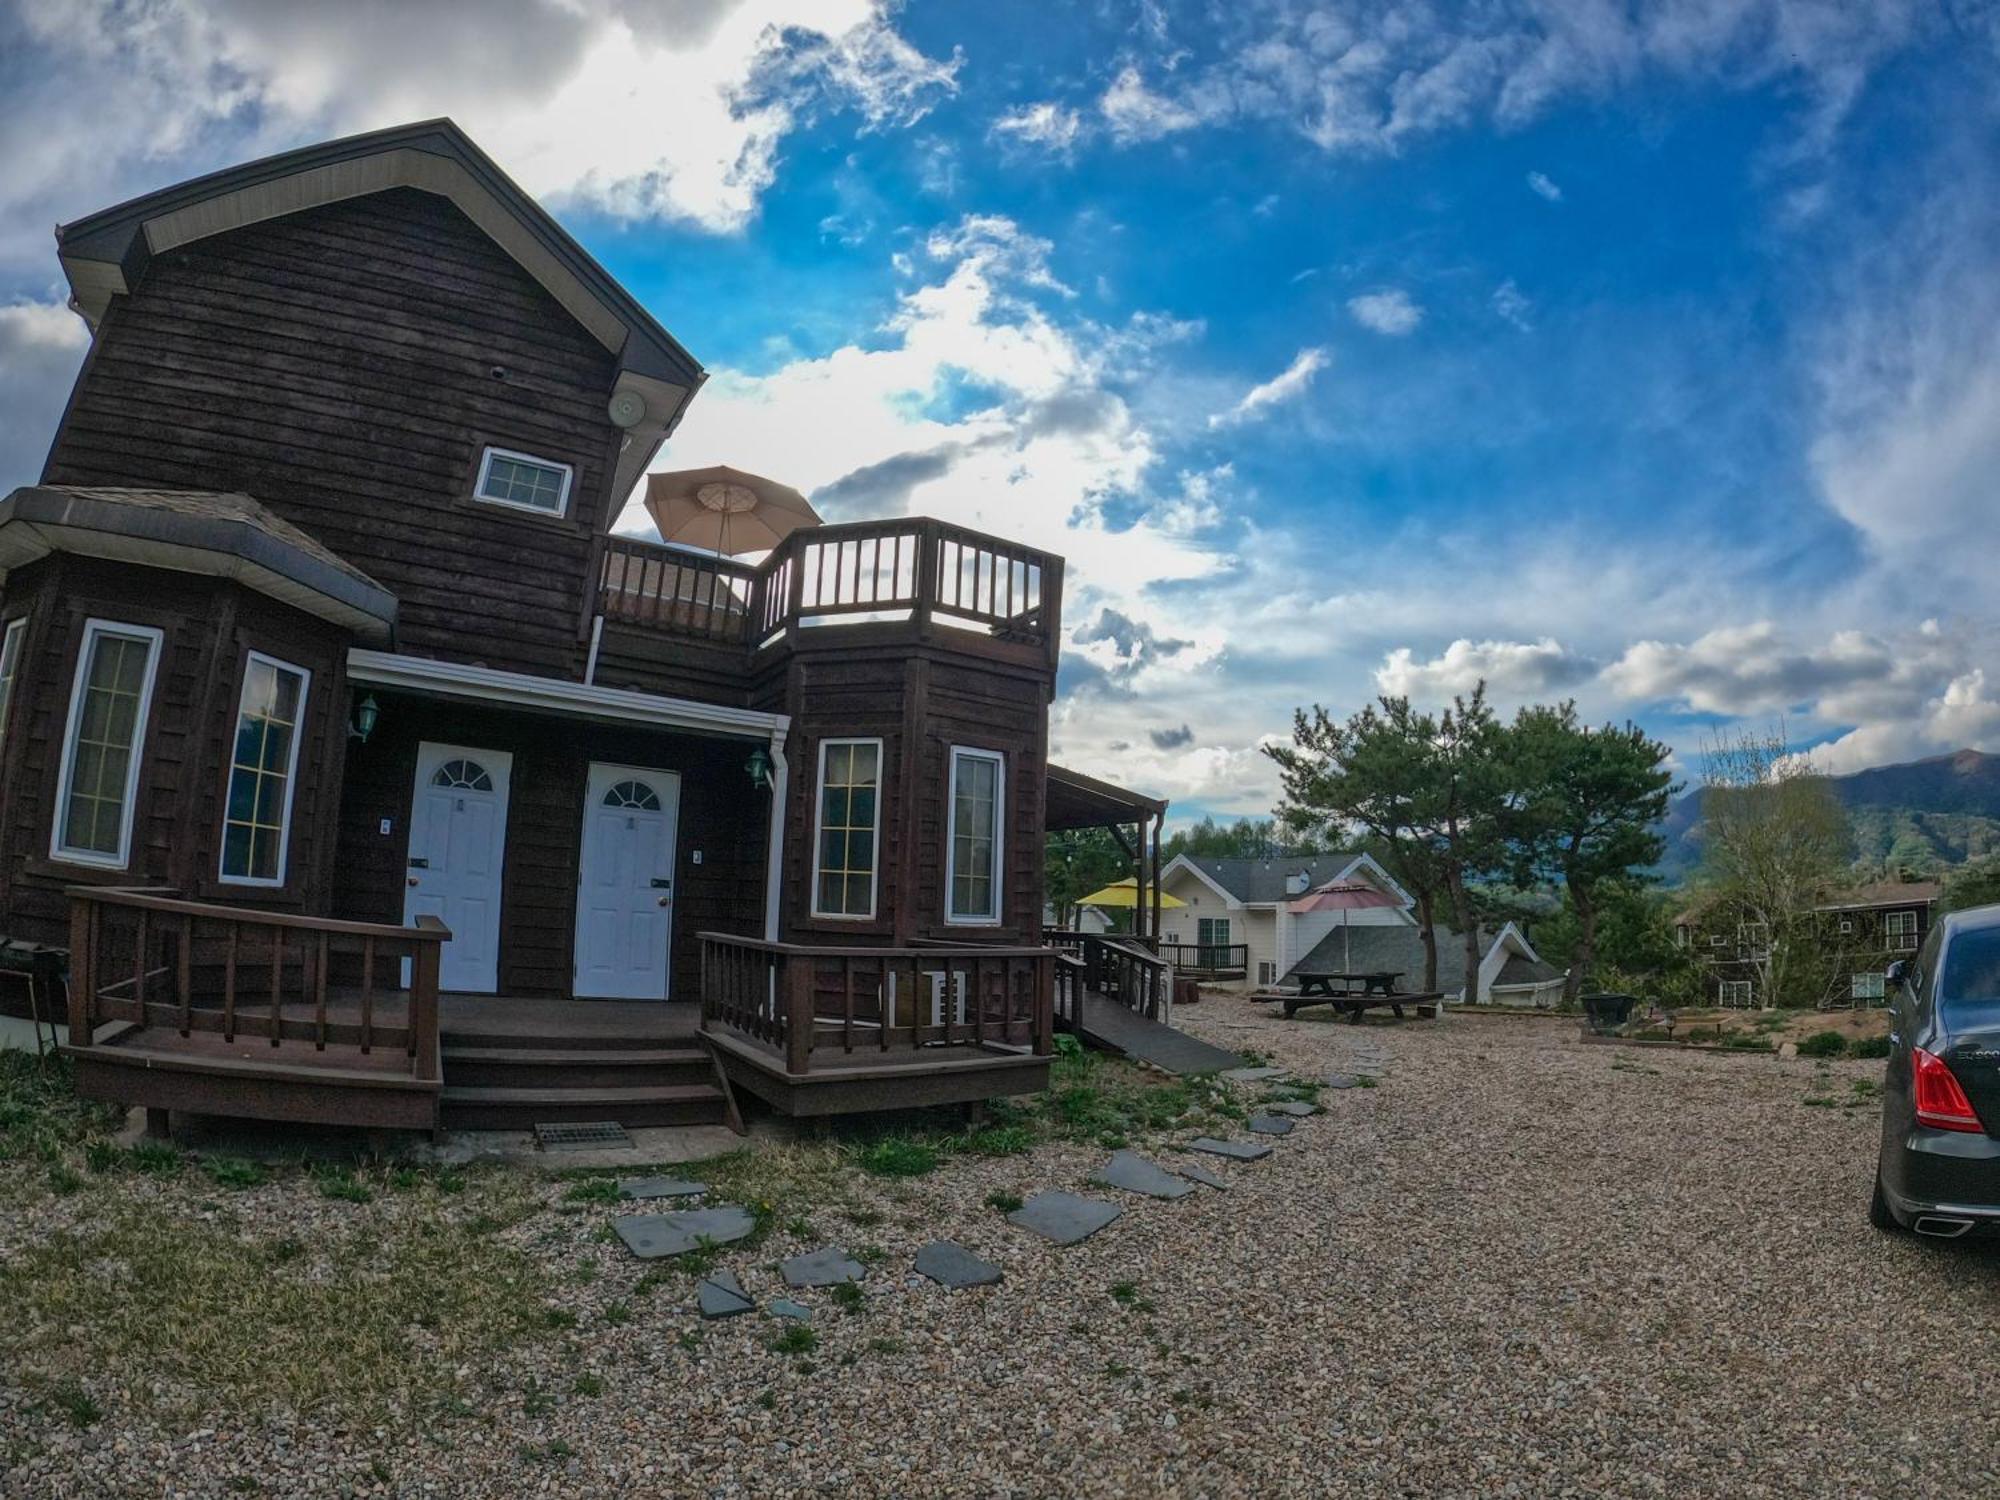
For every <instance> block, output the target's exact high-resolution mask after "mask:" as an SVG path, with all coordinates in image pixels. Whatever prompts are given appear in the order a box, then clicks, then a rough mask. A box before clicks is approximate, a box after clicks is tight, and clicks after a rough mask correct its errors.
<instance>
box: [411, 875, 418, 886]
mask: <svg viewBox="0 0 2000 1500" xmlns="http://www.w3.org/2000/svg"><path fill="white" fill-rule="evenodd" d="M416 883H417V877H416V876H414V875H412V876H411V877H410V884H411V885H412V886H414V885H415V884H416Z"/></svg>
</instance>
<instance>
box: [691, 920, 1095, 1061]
mask: <svg viewBox="0 0 2000 1500" xmlns="http://www.w3.org/2000/svg"><path fill="white" fill-rule="evenodd" d="M1055 959H1056V955H1055V954H1054V953H1053V952H1051V951H1050V950H1049V949H1047V948H1012V947H1008V948H1003V947H983V946H972V945H968V946H950V947H948V946H935V947H922V948H862V947H855V946H831V945H829V946H823V947H822V946H814V945H808V944H799V943H773V942H766V941H765V940H763V939H762V938H748V937H735V936H731V935H729V934H725V933H717V932H704V933H702V934H701V973H702V979H701V1013H702V1025H703V1027H704V1028H721V1029H725V1030H729V1031H734V1032H737V1033H739V1034H740V1035H742V1036H745V1037H748V1038H750V1039H751V1040H753V1041H756V1042H760V1043H763V1044H764V1045H766V1046H768V1047H771V1048H772V1049H774V1050H775V1051H776V1052H777V1053H778V1054H779V1056H780V1057H782V1059H783V1060H784V1066H785V1071H786V1072H787V1073H790V1074H793V1075H795V1076H796V1075H801V1074H805V1073H809V1072H811V1071H812V1069H813V1058H814V1055H815V1054H816V1053H827V1052H834V1051H837V1052H839V1053H840V1054H841V1055H842V1056H847V1055H849V1054H853V1053H856V1052H877V1053H888V1052H891V1051H897V1052H902V1053H908V1052H911V1051H913V1050H915V1049H919V1048H926V1047H971V1046H991V1045H1004V1046H1009V1047H1024V1048H1026V1049H1027V1050H1028V1051H1029V1052H1031V1053H1033V1054H1034V1055H1036V1056H1038V1057H1046V1056H1047V1055H1048V1054H1049V1053H1050V1052H1052V1051H1053V1050H1054V1046H1055V1011H1054V982H1055Z"/></svg>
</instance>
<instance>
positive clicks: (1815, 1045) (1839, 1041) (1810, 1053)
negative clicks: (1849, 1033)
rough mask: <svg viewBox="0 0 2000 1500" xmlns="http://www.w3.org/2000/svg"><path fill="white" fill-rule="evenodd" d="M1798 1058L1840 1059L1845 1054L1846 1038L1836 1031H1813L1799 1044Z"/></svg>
mask: <svg viewBox="0 0 2000 1500" xmlns="http://www.w3.org/2000/svg"><path fill="white" fill-rule="evenodd" d="M1798 1045H1799V1056H1800V1057H1842V1056H1845V1055H1846V1052H1847V1038H1846V1037H1845V1036H1843V1035H1841V1034H1840V1033H1839V1032H1838V1031H1832V1030H1827V1031H1815V1032H1814V1033H1813V1034H1812V1035H1811V1036H1809V1037H1807V1038H1806V1039H1805V1040H1804V1041H1802V1042H1800V1043H1799V1044H1798Z"/></svg>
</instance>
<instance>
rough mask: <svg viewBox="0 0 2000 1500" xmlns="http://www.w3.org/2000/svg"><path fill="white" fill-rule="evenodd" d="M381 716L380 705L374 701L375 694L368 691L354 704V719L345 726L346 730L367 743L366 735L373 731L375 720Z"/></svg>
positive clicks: (363, 742)
mask: <svg viewBox="0 0 2000 1500" xmlns="http://www.w3.org/2000/svg"><path fill="white" fill-rule="evenodd" d="M381 717H382V709H381V706H380V705H379V704H377V703H376V701H375V695H374V694H373V693H370V694H369V695H368V696H367V697H366V698H363V699H362V700H361V701H360V702H359V703H357V704H355V705H354V719H353V722H351V723H350V724H349V725H348V726H347V732H348V734H349V735H351V736H352V737H353V738H355V739H357V740H359V741H361V743H362V744H364V745H365V744H367V743H368V736H369V735H371V734H373V733H374V732H375V721H376V720H377V719H379V718H381Z"/></svg>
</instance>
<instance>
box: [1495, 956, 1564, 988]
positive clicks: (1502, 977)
mask: <svg viewBox="0 0 2000 1500" xmlns="http://www.w3.org/2000/svg"><path fill="white" fill-rule="evenodd" d="M1562 977H1563V971H1562V970H1561V969H1558V968H1557V967H1556V966H1555V965H1554V964H1545V963H1542V962H1540V961H1539V960H1536V959H1532V958H1523V957H1521V955H1520V954H1518V953H1510V954H1508V955H1507V961H1506V962H1505V963H1503V964H1502V965H1500V974H1499V977H1498V978H1496V979H1495V980H1494V981H1493V982H1494V984H1496V985H1507V984H1553V983H1554V982H1555V981H1556V980H1558V979H1560V978H1562Z"/></svg>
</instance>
